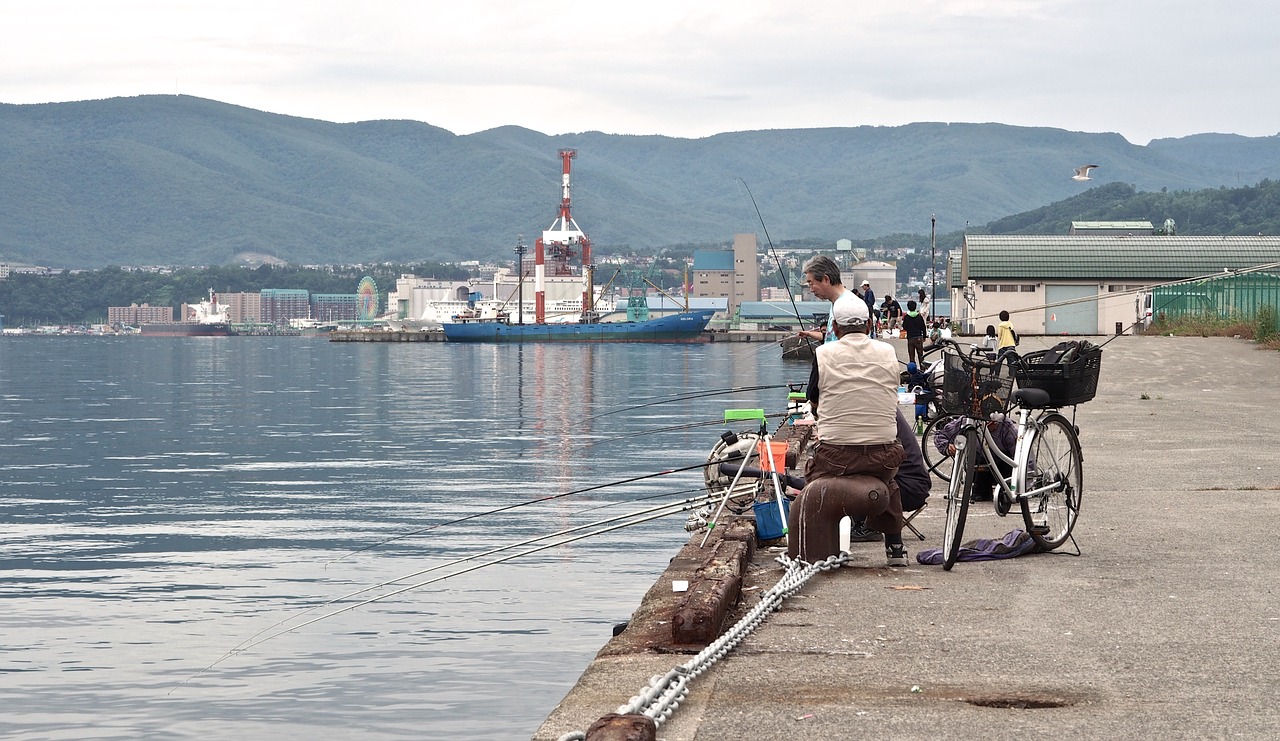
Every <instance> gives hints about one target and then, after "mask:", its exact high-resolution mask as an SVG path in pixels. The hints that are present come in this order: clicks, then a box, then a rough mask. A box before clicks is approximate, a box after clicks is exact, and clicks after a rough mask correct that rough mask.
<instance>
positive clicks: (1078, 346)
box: [1017, 342, 1102, 406]
mask: <svg viewBox="0 0 1280 741" xmlns="http://www.w3.org/2000/svg"><path fill="white" fill-rule="evenodd" d="M1064 358H1065V359H1066V360H1065V361H1064V360H1063V359H1064ZM1101 370H1102V348H1100V347H1096V346H1094V345H1091V344H1089V343H1087V342H1086V343H1077V342H1061V343H1058V344H1057V345H1055V346H1054V347H1051V348H1049V349H1048V350H1041V351H1039V352H1033V353H1027V354H1026V355H1023V356H1022V360H1021V362H1019V363H1018V369H1017V371H1018V372H1017V377H1018V388H1024V389H1041V390H1042V391H1045V392H1047V393H1048V394H1049V403H1050V404H1052V405H1053V406H1071V405H1073V404H1083V403H1085V402H1086V401H1089V400H1090V399H1092V398H1093V397H1094V395H1095V394H1097V393H1098V373H1099V372H1100V371H1101Z"/></svg>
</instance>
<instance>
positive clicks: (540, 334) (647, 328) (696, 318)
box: [444, 309, 716, 342]
mask: <svg viewBox="0 0 1280 741" xmlns="http://www.w3.org/2000/svg"><path fill="white" fill-rule="evenodd" d="M715 313H716V312H715V309H699V310H696V311H683V312H680V313H679V314H671V315H669V316H664V317H660V318H658V319H646V320H645V321H642V322H579V323H577V324H570V323H563V322H562V323H558V324H510V323H508V322H506V321H500V320H472V321H461V322H446V323H445V325H444V338H445V339H446V340H448V341H450V342H698V341H700V340H702V339H703V337H702V332H703V330H705V329H706V328H707V323H708V322H710V321H711V317H712V315H713V314H715Z"/></svg>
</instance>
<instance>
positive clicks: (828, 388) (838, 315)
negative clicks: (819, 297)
mask: <svg viewBox="0 0 1280 741" xmlns="http://www.w3.org/2000/svg"><path fill="white" fill-rule="evenodd" d="M831 317H832V320H833V323H834V327H835V334H836V340H835V342H828V343H826V344H824V345H822V346H821V347H818V348H817V349H816V350H815V351H814V361H813V371H812V372H811V373H810V375H809V385H808V396H809V404H810V406H811V408H812V409H813V414H814V417H815V418H817V427H816V432H817V437H818V442H817V444H816V445H815V446H814V449H813V456H812V457H811V458H810V459H809V462H808V463H807V464H806V465H805V480H806V481H807V482H808V483H809V484H813V483H814V482H815V481H821V480H822V479H824V478H830V477H833V476H852V475H854V474H866V475H869V476H873V477H875V478H877V479H879V480H880V481H881V482H883V483H884V484H885V486H886V488H887V490H888V501H887V502H886V503H884V504H886V505H887V508H886V509H885V510H884V511H883V512H881V513H878V514H877V515H875V516H874V517H872V518H869V520H868V523H867V524H868V525H871V526H872V527H873V528H874V529H875V530H878V531H880V532H882V533H884V537H885V556H886V558H887V559H888V562H889V565H890V566H906V565H907V549H906V546H904V545H903V543H902V496H901V491H900V489H899V487H898V483H897V481H896V480H895V477H896V475H897V473H898V468H899V466H900V465H901V464H902V461H903V458H904V456H905V453H904V451H903V447H902V443H901V442H899V440H898V423H897V417H898V396H897V388H898V355H897V352H896V351H895V350H894V349H893V346H892V345H890V344H888V343H887V342H880V341H878V340H873V339H871V338H870V337H868V336H867V334H866V331H867V326H868V324H869V323H870V319H871V313H870V312H869V311H868V310H867V307H866V304H865V303H863V302H860V301H858V298H857V297H856V296H852V295H845V296H842V297H840V298H839V299H837V300H836V301H835V303H833V304H832V306H831ZM806 489H808V487H807V486H806ZM801 496H804V495H803V494H802V495H801Z"/></svg>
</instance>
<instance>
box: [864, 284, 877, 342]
mask: <svg viewBox="0 0 1280 741" xmlns="http://www.w3.org/2000/svg"><path fill="white" fill-rule="evenodd" d="M862 300H863V301H866V302H867V314H868V315H869V316H870V317H871V318H870V320H869V322H868V324H867V336H868V337H875V336H876V292H875V291H873V290H871V281H869V280H864V281H862Z"/></svg>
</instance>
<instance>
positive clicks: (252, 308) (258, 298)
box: [218, 292, 262, 324]
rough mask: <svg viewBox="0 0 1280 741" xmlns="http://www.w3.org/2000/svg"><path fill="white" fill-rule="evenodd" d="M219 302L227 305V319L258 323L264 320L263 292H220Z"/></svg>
mask: <svg viewBox="0 0 1280 741" xmlns="http://www.w3.org/2000/svg"><path fill="white" fill-rule="evenodd" d="M218 303H220V304H226V305H227V321H229V322H231V323H232V324H257V323H259V322H261V321H262V294H261V293H247V292H246V293H219V294H218Z"/></svg>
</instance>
